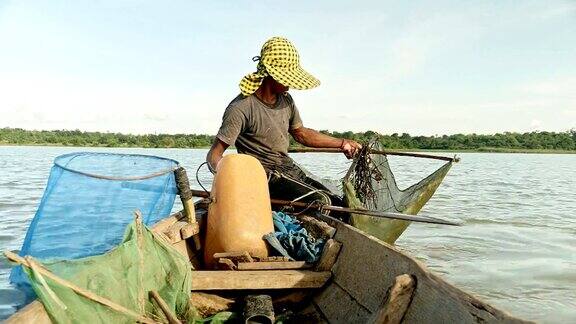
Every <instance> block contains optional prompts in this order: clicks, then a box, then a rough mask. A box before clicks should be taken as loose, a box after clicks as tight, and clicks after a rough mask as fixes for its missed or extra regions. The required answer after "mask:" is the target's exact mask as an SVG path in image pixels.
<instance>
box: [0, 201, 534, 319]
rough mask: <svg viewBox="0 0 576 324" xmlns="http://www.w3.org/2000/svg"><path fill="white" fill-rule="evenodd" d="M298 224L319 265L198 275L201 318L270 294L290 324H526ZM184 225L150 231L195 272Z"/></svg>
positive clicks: (406, 266)
mask: <svg viewBox="0 0 576 324" xmlns="http://www.w3.org/2000/svg"><path fill="white" fill-rule="evenodd" d="M206 208H207V202H206V201H205V200H202V201H199V202H197V203H196V204H195V214H196V219H197V221H198V222H199V224H200V226H199V228H200V232H202V224H203V223H204V219H205V217H206V215H207V209H206ZM299 219H300V220H301V221H303V223H304V224H305V226H307V227H314V228H315V229H313V231H316V232H317V233H320V234H318V235H323V236H325V237H327V238H329V241H328V242H327V244H326V245H325V248H324V251H323V253H322V257H321V258H320V261H319V262H318V263H317V264H316V265H313V266H311V265H306V264H303V263H302V262H294V261H290V262H254V264H253V265H251V266H250V267H248V268H246V264H245V263H242V264H244V266H240V264H241V263H237V264H234V265H230V266H231V268H236V270H218V271H206V270H196V271H194V272H193V277H192V278H193V289H192V290H193V292H192V303H193V304H194V305H195V306H196V307H197V309H198V310H199V312H200V313H201V314H204V315H210V314H212V313H215V312H218V311H222V310H226V309H235V308H236V307H237V306H238V305H239V304H240V302H241V299H242V298H241V297H242V296H245V295H246V294H248V293H249V292H250V291H257V292H258V293H266V294H269V295H271V296H272V297H273V303H274V308H275V309H276V310H281V309H289V310H290V311H291V313H292V314H293V321H294V322H310V323H352V322H353V323H365V322H371V323H525V321H523V320H520V319H518V318H515V317H512V316H511V315H509V314H507V313H505V312H503V311H501V310H498V309H496V308H494V307H492V306H490V305H489V304H487V303H485V302H483V301H481V300H480V299H478V298H476V297H474V296H472V295H470V294H468V293H466V292H464V291H462V290H460V289H458V288H456V287H454V286H452V285H451V284H449V283H447V282H446V281H444V280H443V279H442V278H440V277H438V276H437V275H435V274H433V273H431V272H430V271H429V270H427V269H426V267H425V266H424V265H422V264H421V263H419V262H418V261H416V260H414V259H413V258H411V257H410V256H409V255H407V254H406V253H404V252H402V251H400V250H398V249H397V248H395V247H394V246H392V245H389V244H387V243H384V242H383V241H380V240H379V239H377V238H375V237H372V236H370V235H367V234H365V233H364V232H362V231H360V230H358V229H356V228H354V227H352V226H350V225H348V224H345V223H343V222H341V221H339V220H337V219H334V218H332V217H330V216H325V215H320V214H318V215H309V216H299ZM185 220H186V217H185V212H184V211H181V212H178V213H176V214H173V215H171V216H170V217H167V218H166V219H164V220H162V221H161V222H159V223H157V224H156V225H155V226H154V227H153V231H154V232H155V233H162V235H165V236H166V237H167V238H168V239H169V240H170V242H171V243H172V245H173V246H174V247H175V248H176V249H177V250H178V251H180V252H181V253H182V254H184V255H186V256H187V257H188V258H189V259H190V262H191V264H192V265H196V266H198V264H199V260H198V258H197V255H196V252H195V248H194V246H195V243H194V242H195V239H197V238H198V236H197V235H194V236H190V237H188V235H186V234H185V230H182V228H183V227H184V225H185V224H186V222H185ZM196 234H197V233H196ZM200 236H201V235H200ZM196 244H198V243H196ZM200 259H201V258H200ZM241 267H242V268H243V269H240V268H241ZM195 268H196V267H195ZM196 269H197V268H196ZM245 269H248V270H245ZM255 269H260V270H255ZM265 269H269V270H265ZM6 323H38V324H41V323H50V319H49V317H48V315H47V313H46V311H45V310H44V307H43V305H42V304H41V303H40V302H38V301H35V302H32V303H31V304H29V305H28V306H26V307H24V308H23V309H21V310H20V311H18V312H17V313H15V314H14V315H13V316H11V317H10V318H8V319H7V321H6Z"/></svg>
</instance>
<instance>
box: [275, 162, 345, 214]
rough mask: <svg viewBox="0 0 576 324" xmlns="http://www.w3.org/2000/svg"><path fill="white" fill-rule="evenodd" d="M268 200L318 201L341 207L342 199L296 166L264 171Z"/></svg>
mask: <svg viewBox="0 0 576 324" xmlns="http://www.w3.org/2000/svg"><path fill="white" fill-rule="evenodd" d="M266 173H267V174H268V188H269V189H270V198H274V199H282V200H298V201H302V202H312V201H319V202H321V203H324V204H328V205H331V204H338V205H341V203H342V198H341V197H339V196H338V195H337V194H336V193H334V192H332V191H330V189H328V188H327V187H326V186H325V185H324V184H322V183H321V182H320V181H318V180H316V179H313V178H312V177H310V176H308V175H307V174H306V173H305V172H304V171H302V169H301V168H300V167H298V165H297V164H295V163H294V164H293V165H292V166H290V168H286V167H284V168H282V170H281V171H280V170H266Z"/></svg>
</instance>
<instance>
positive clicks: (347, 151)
mask: <svg viewBox="0 0 576 324" xmlns="http://www.w3.org/2000/svg"><path fill="white" fill-rule="evenodd" d="M361 148H362V145H361V144H360V143H358V142H356V141H353V140H349V139H343V140H342V145H341V146H340V149H341V150H342V152H344V155H346V157H347V158H349V159H351V158H353V157H354V156H356V154H358V152H360V149H361Z"/></svg>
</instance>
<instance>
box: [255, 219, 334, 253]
mask: <svg viewBox="0 0 576 324" xmlns="http://www.w3.org/2000/svg"><path fill="white" fill-rule="evenodd" d="M272 219H273V221H274V229H275V232H274V233H270V234H267V235H265V236H264V239H265V240H266V241H267V242H268V243H269V244H270V245H271V246H272V247H273V248H274V249H275V250H276V251H278V252H279V253H280V254H282V255H283V256H286V257H289V258H290V259H291V260H297V261H306V262H309V263H314V262H316V261H318V259H319V258H320V254H321V253H322V248H323V247H324V243H325V242H324V240H323V239H314V238H313V237H311V236H310V235H308V232H307V231H306V229H305V228H304V227H302V225H301V224H300V221H298V220H297V219H296V218H294V217H292V216H290V215H288V214H284V213H282V212H273V213H272Z"/></svg>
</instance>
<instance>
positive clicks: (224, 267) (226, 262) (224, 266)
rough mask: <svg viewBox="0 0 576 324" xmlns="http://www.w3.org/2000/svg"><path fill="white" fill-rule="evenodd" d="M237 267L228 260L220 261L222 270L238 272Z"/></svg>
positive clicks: (219, 267) (219, 266)
mask: <svg viewBox="0 0 576 324" xmlns="http://www.w3.org/2000/svg"><path fill="white" fill-rule="evenodd" d="M236 268H237V267H236V265H235V264H234V262H232V260H230V259H228V258H220V259H218V269H221V270H236Z"/></svg>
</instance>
